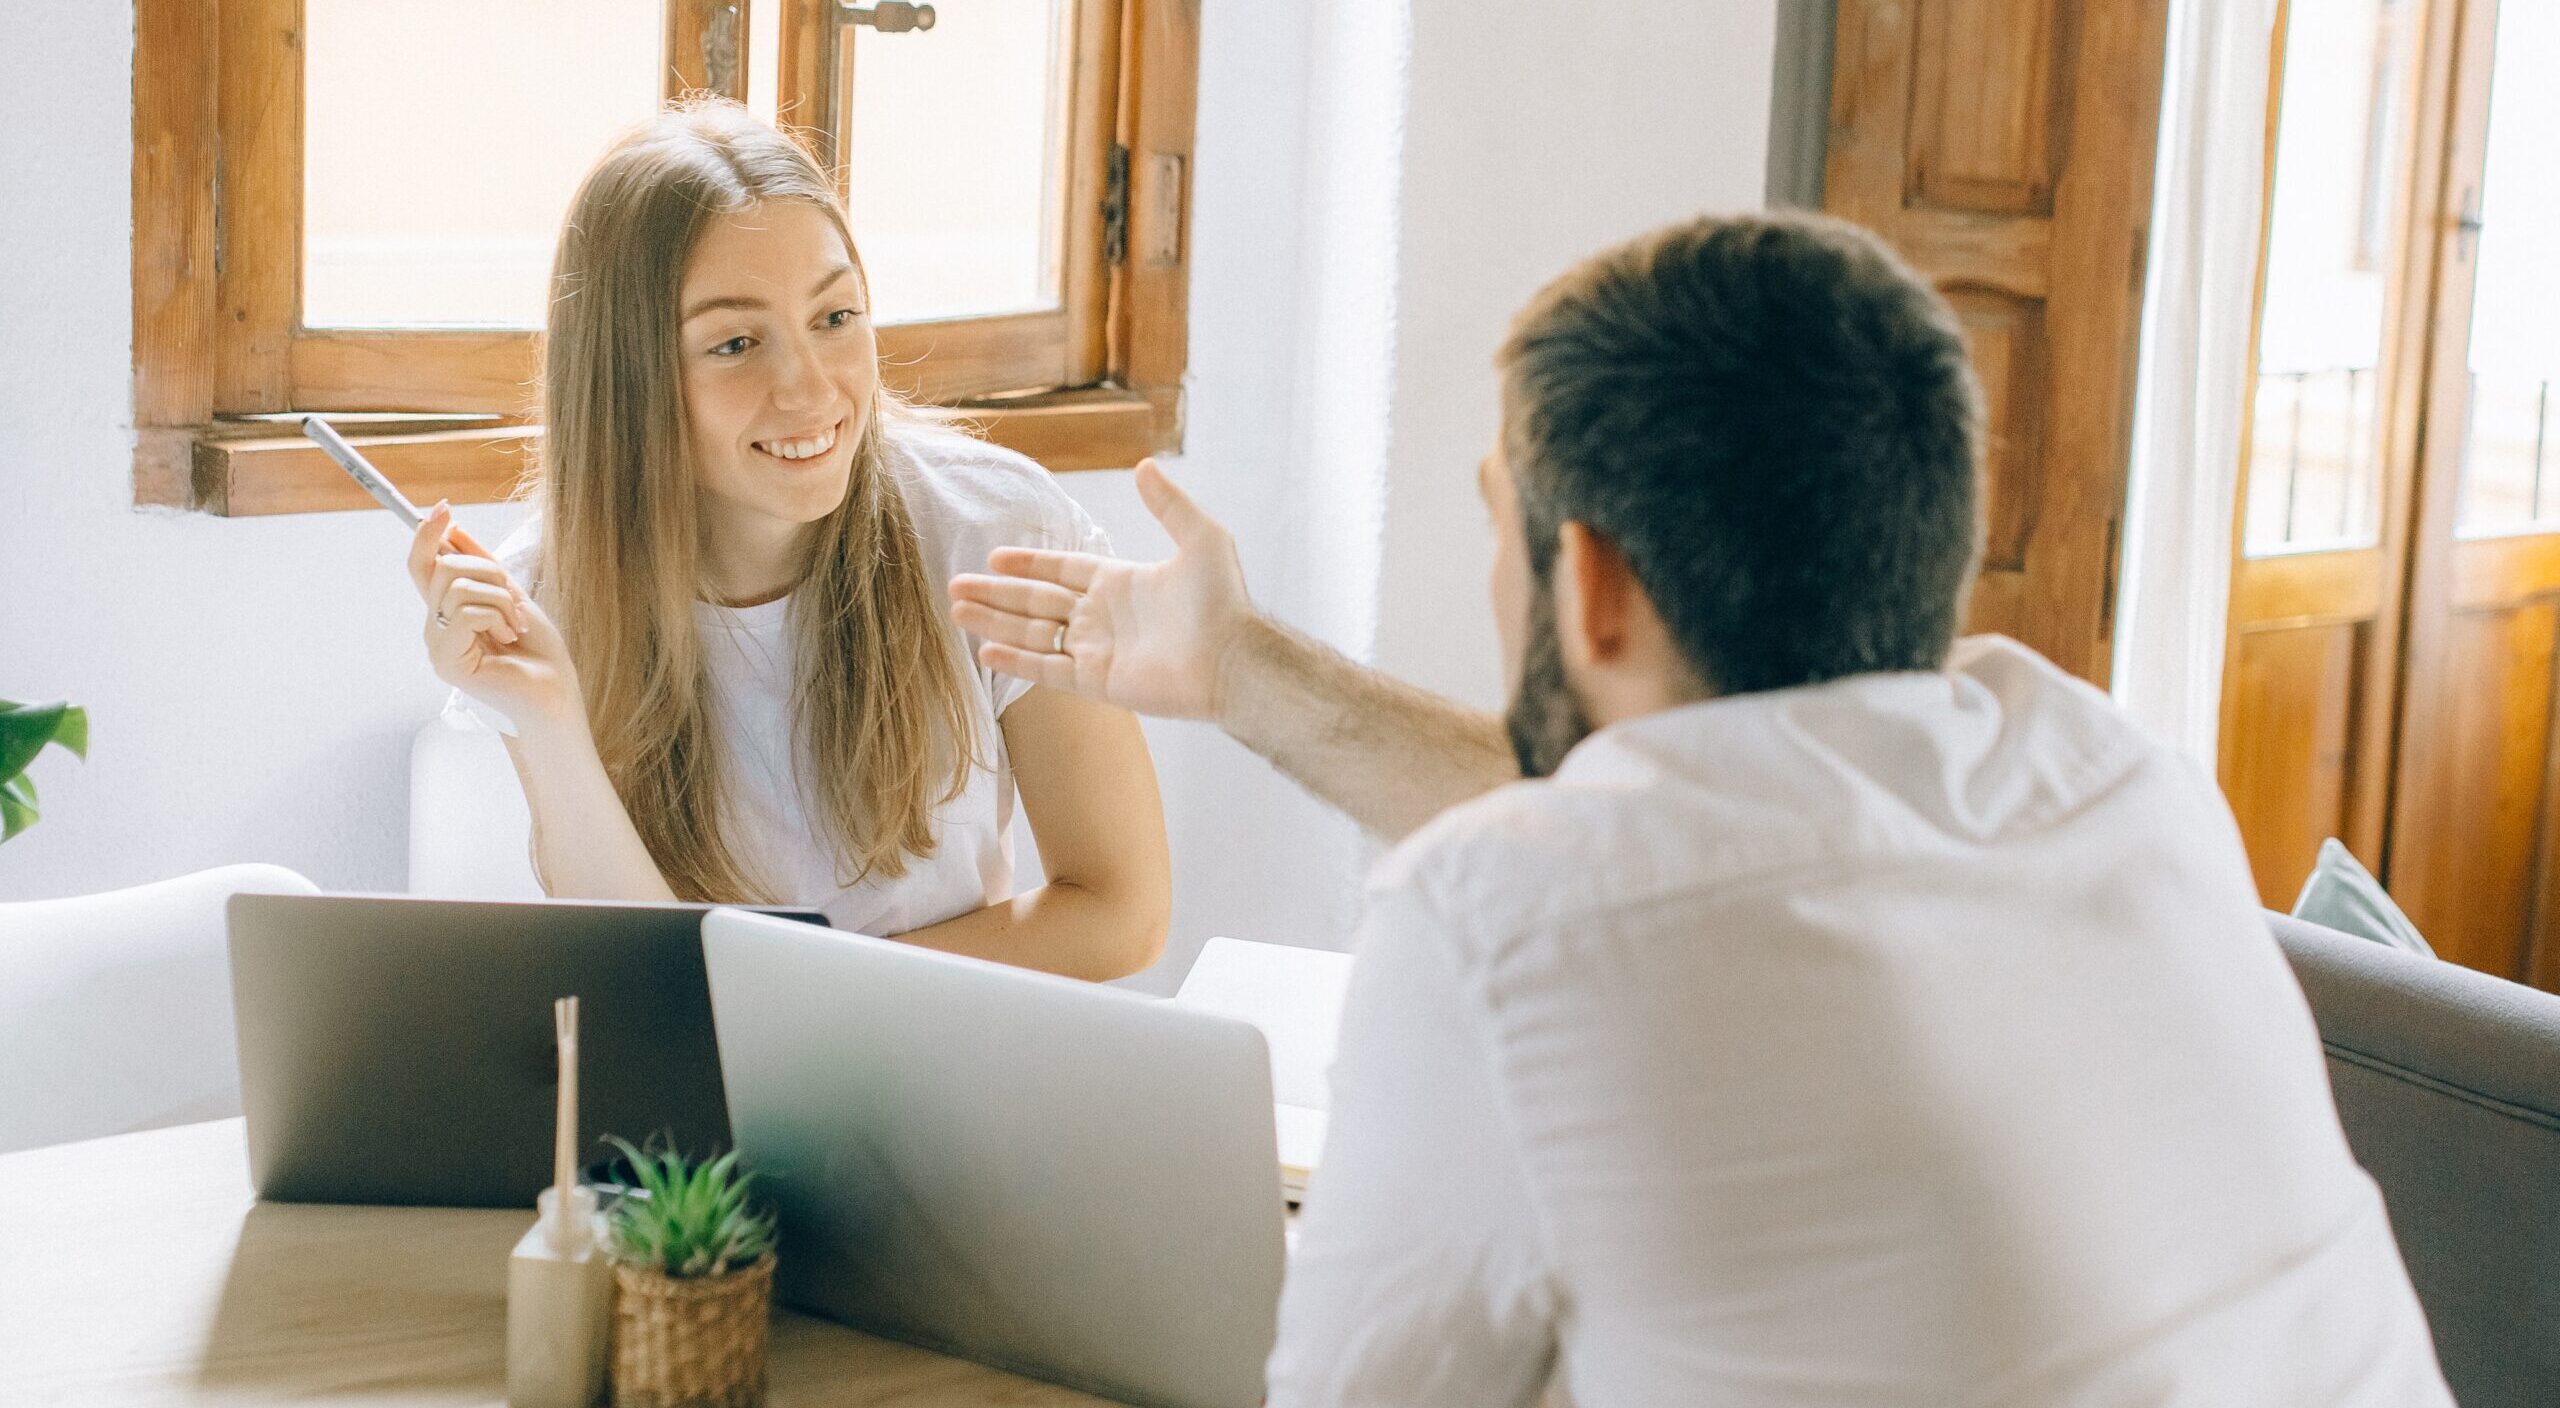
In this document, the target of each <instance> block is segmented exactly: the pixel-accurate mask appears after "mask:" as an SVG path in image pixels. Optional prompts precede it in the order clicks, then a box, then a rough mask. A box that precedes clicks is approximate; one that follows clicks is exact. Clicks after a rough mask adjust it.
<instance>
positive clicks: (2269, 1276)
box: [1270, 639, 2452, 1408]
mask: <svg viewBox="0 0 2560 1408" xmlns="http://www.w3.org/2000/svg"><path fill="white" fill-rule="evenodd" d="M1358 954H1359V961H1358V964H1357V966H1356V967H1355V969H1354V971H1353V975H1352V980H1351V990H1350V993H1349V995H1348V999H1347V1002H1346V1006H1345V1011H1344V1016H1343V1027H1342V1033H1341V1041H1340V1046H1339V1048H1338V1053H1337V1056H1336V1059H1335V1063H1334V1069H1333V1106H1332V1124H1331V1128H1330V1131H1329V1134H1328V1137H1327V1140H1326V1147H1325V1161H1324V1167H1323V1168H1322V1169H1321V1170H1320V1171H1319V1172H1318V1173H1317V1174H1316V1176H1315V1180H1314V1186H1313V1187H1312V1188H1311V1189H1310V1190H1309V1192H1308V1201H1307V1211H1306V1215H1305V1217H1304V1219H1303V1221H1302V1224H1301V1228H1300V1239H1299V1243H1298V1249H1297V1253H1296V1256H1295V1257H1294V1259H1293V1260H1292V1261H1291V1263H1290V1266H1289V1278H1288V1283H1287V1289H1286V1291H1285V1292H1284V1295H1283V1304H1282V1313H1281V1325H1280V1333H1279V1343H1278V1345H1277V1347H1276V1349H1275V1350H1274V1353H1273V1356H1272V1361H1271V1374H1270V1386H1271V1398H1270V1401H1271V1404H1272V1408H1310V1406H1311V1405H1318V1404H1322V1405H1367V1404H1376V1405H1385V1404H1396V1405H1402V1408H1430V1406H1431V1405H1443V1404H1445V1405H1451V1408H1455V1405H1460V1404H1466V1405H1470V1406H1471V1408H1506V1406H1508V1405H1525V1404H1528V1403H1530V1402H1532V1401H1534V1399H1535V1397H1536V1395H1537V1394H1538V1393H1539V1391H1540V1389H1541V1388H1542V1387H1543V1386H1545V1384H1546V1383H1547V1382H1548V1379H1549V1377H1550V1375H1551V1374H1552V1375H1554V1376H1555V1377H1556V1378H1557V1379H1559V1380H1560V1381H1561V1383H1562V1384H1563V1386H1564V1387H1565V1388H1566V1390H1567V1391H1568V1393H1569V1395H1570V1398H1571V1400H1572V1402H1573V1403H1574V1404H1575V1405H1576V1408H1638V1406H1639V1405H1641V1408H1654V1406H1655V1405H1664V1404H1700V1405H1708V1404H1713V1405H1734V1406H1735V1408H1817V1405H1818V1406H1819V1408H1853V1406H1854V1408H1887V1406H1888V1405H1891V1406H1892V1408H1903V1405H1911V1404H1967V1405H1974V1408H2102V1405H2103V1406H2104V1408H2116V1405H2131V1404H2142V1405H2145V1408H2224V1405H2232V1404H2248V1405H2251V1408H2315V1405H2316V1408H2450V1405H2451V1402H2452V1400H2451V1397H2450V1395H2449V1394H2448V1393H2447V1392H2446V1390H2445V1386H2444V1382H2443V1379H2442V1377H2441V1376H2440V1375H2439V1373H2438V1371H2437V1368H2436V1364H2435V1358H2434V1354H2433V1347H2432V1344H2431V1341H2430V1338H2429V1335H2428V1332H2427V1326H2426V1321H2425V1319H2424V1317H2423V1315H2422V1313H2421V1312H2420V1309H2419V1306H2418V1302H2417V1298H2416V1295H2415V1293H2414V1292H2413V1291H2412V1290H2411V1289H2410V1286H2409V1281H2408V1277H2407V1273H2406V1272H2405V1271H2404V1270H2403V1268H2402V1266H2401V1261H2400V1254H2399V1250H2398V1247H2397V1245H2396V1244H2395V1243H2394V1241H2393V1240H2392V1236H2391V1230H2390V1226H2389V1222H2388V1219H2387V1217H2386V1215H2385V1212H2384V1208H2383V1204H2382V1198H2381V1195H2380V1193H2379V1192H2378V1191H2377V1190H2376V1188H2375V1187H2374V1184H2373V1181H2372V1180H2371V1179H2370V1178H2368V1177H2367V1176H2366V1175H2365V1173H2364V1172H2363V1170H2361V1169H2359V1168H2358V1167H2357V1166H2356V1164H2355V1160H2354V1158H2353V1156H2352V1155H2351V1154H2350V1153H2349V1151H2348V1148H2347V1144H2346V1139H2345V1137H2344V1135H2343V1133H2342V1132H2341V1131H2340V1129H2339V1125H2338V1116H2337V1112H2336V1109H2335V1107H2334V1106H2333V1104H2332V1103H2331V1100H2330V1096H2329V1084H2328V1078H2327V1073H2326V1071H2325V1069H2324V1066H2323V1062H2322V1056H2321V1050H2320V1043H2319V1039H2318V1036H2317V1034H2316V1033H2315V1031H2314V1029H2313V1026H2312V1022H2311V1015H2310V1011H2309V1009H2308V1007H2307V1006H2306V1005H2305V1003H2304V1001H2303V998H2302V993H2301V990H2300V989H2299V988H2298V987H2297V986H2296V985H2295V983H2294V980H2293V977H2292V974H2291V972H2290V970H2289V969H2288V968H2287V966H2286V964H2285V961H2284V959H2283V956H2282V955H2281V954H2280V953H2279V952H2278V950H2277V948H2276V945H2275V941H2274V940H2273V939H2272V938H2271V937H2270V936H2269V934H2268V932H2267V927H2266V923H2265V919H2264V916H2263V915H2262V914H2261V913H2260V911H2259V909H2258V903H2257V898H2256V893H2255V890H2254V888H2253V887H2252V886H2251V884H2250V880H2249V873H2248V868H2247V864H2246V861H2245V859H2244V858H2243V856H2242V853H2241V848H2240V841H2239V836H2238V834H2237V832H2236V831H2235V829H2234V828H2233V826H2232V823H2231V818H2230V814H2229V812H2228V811H2227V810H2226V809H2225V807H2224V806H2223V804H2222V800H2221V797H2220V795H2219V794H2218V793H2217V792H2216V791H2215V790H2214V787H2213V784H2212V782H2211V781H2210V780H2209V779H2207V778H2205V777H2203V776H2202V775H2200V774H2199V773H2197V772H2196V770H2195V769H2194V768H2192V767H2191V766H2189V765H2188V764H2187V763H2186V762H2185V761H2184V760H2183V759H2182V758H2180V757H2178V756H2177V755H2176V754H2174V753H2171V752H2170V751H2168V750H2167V749H2165V748H2163V747H2161V746H2160V745H2158V744H2157V743H2155V742H2153V741H2151V740H2149V739H2147V738H2145V737H2143V736H2142V735H2141V734H2140V733H2138V732H2137V731H2136V730H2135V729H2134V728H2133V727H2132V726H2131V725H2130V724H2129V723H2127V722H2126V720H2125V719H2124V717H2123V716H2122V715H2121V714H2120V713H2118V712H2117V711H2116V710H2115V709H2114V707H2113V706H2112V705H2110V704H2109V703H2108V702H2107V700H2106V698H2105V697H2104V696H2103V695H2100V694H2098V693H2097V692H2096V691H2094V690H2091V689H2089V688H2088V687H2087V686H2085V685H2082V684H2080V683H2079V682H2077V681H2074V680H2071V679H2069V678H2067V677H2065V676H2063V675H2062V674H2061V672H2059V671H2057V670H2055V669H2054V668H2053V667H2052V666H2051V665H2049V664H2047V663H2045V662H2044V661H2043V660H2041V659H2039V658H2037V657H2036V656H2034V655H2033V654H2031V653H2029V652H2028V651H2026V650H2025V649H2023V648H2022V647H2019V646H2018V645H2016V644H2014V643H2012V642H2008V641H2003V640H1996V639H1983V640H1974V641H1968V642H1965V643H1963V644H1961V645H1960V646H1959V647H1958V648H1957V654H1956V658H1955V659H1954V660H1953V661H1952V662H1951V664H1950V666H1949V669H1948V670H1947V671H1946V672H1945V673H1942V674H1941V673H1927V674H1919V673H1915V674H1897V675H1870V676H1866V677H1862V678H1856V679H1849V680H1842V681H1839V682H1836V683H1833V684H1828V685H1822V686H1817V687H1813V688H1808V689H1796V690H1785V691H1779V692H1774V693H1768V694H1755V695H1745V696H1738V697H1735V698H1732V699H1723V700H1713V701H1709V702H1705V703H1700V704H1695V705H1690V706H1687V707H1684V708H1680V709H1674V710H1671V711H1668V712H1665V713H1660V714H1655V715H1652V716H1650V717H1646V718H1641V719H1636V720H1632V721H1630V722H1627V723H1624V724H1620V725H1618V726H1615V727H1612V728H1609V729H1605V730H1603V731H1601V732H1599V733H1597V734H1595V735H1593V736H1592V737H1591V738H1589V739H1588V740H1586V741H1584V742H1583V743H1582V745H1581V746H1579V747H1577V748H1576V749H1574V750H1573V752H1572V753H1571V754H1570V755H1569V756H1568V757H1567V758H1566V759H1565V761H1564V764H1563V766H1562V767H1561V768H1560V769H1558V771H1557V773H1556V775H1555V776H1554V777H1553V778H1551V779H1548V780H1545V781H1539V782H1523V783H1518V784H1515V785H1512V786H1508V787H1504V788H1500V789H1497V790H1496V791H1495V792H1493V793H1491V794H1489V795H1487V796H1485V797H1483V798H1480V799H1478V800H1476V801H1474V802H1470V803H1468V804H1465V805H1463V806H1460V807H1457V808H1454V809H1452V810H1451V811H1450V812H1448V813H1446V814H1444V815H1443V816H1441V817H1440V818H1438V819H1437V820H1435V821H1434V822H1432V823H1431V824H1430V825H1429V826H1427V827H1425V828H1424V829H1423V830H1421V831H1420V832H1418V833H1416V834H1415V835H1414V836H1413V837H1411V838H1410V839H1408V840H1407V841H1406V842H1405V843H1404V844H1403V845H1402V846H1401V847H1399V848H1398V849H1397V850H1396V851H1395V852H1394V853H1393V854H1392V855H1390V856H1389V857H1387V858H1386V860H1384V861H1383V862H1381V864H1380V866H1379V868H1378V871H1377V873H1376V874H1375V876H1374V877H1373V879H1372V881H1371V887H1370V897H1369V910H1368V914H1367V918H1366V919H1365V921H1364V925H1363V930H1362V933H1361V936H1360V945H1359V948H1358Z"/></svg>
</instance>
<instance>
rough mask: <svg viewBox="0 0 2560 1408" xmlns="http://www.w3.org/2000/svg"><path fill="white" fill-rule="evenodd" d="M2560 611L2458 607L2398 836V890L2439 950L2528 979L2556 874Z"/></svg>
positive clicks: (2548, 606) (2431, 684)
mask: <svg viewBox="0 0 2560 1408" xmlns="http://www.w3.org/2000/svg"><path fill="white" fill-rule="evenodd" d="M2555 622H2560V607H2555V605H2554V603H2553V602H2552V601H2550V600H2548V599H2545V600H2541V601H2536V602H2531V603H2527V604H2525V605H2521V606H2514V607H2502V608H2492V609H2488V610H2479V611H2458V612H2455V613H2454V614H2453V616H2452V617H2451V619H2450V621H2449V622H2448V623H2447V626H2448V629H2447V631H2446V633H2445V635H2446V639H2445V652H2446V655H2445V659H2444V666H2445V668H2444V669H2443V671H2441V672H2440V673H2437V674H2436V675H2435V676H2434V678H2433V679H2432V680H2430V681H2428V682H2427V689H2426V692H2427V693H2428V695H2429V696H2430V698H2429V699H2428V701H2427V702H2428V704H2429V705H2431V706H2432V707H2430V708H2429V710H2428V712H2429V713H2430V715H2431V716H2432V717H2433V718H2434V719H2435V720H2436V730H2437V731H2436V733H2435V735H2434V737H2433V738H2432V740H2431V746H2430V747H2429V748H2428V749H2427V750H2426V753H2427V760H2426V763H2425V765H2424V766H2423V767H2422V768H2421V770H2420V771H2419V772H2418V773H2417V774H2416V775H2415V776H2413V777H2411V778H2410V779H2409V780H2408V782H2407V783H2406V784H2404V785H2406V786H2408V787H2409V788H2410V792H2411V795H2410V797H2409V798H2408V803H2409V810H2408V812H2407V813H2406V814H2405V815H2407V816H2408V817H2410V818H2412V819H2415V818H2424V819H2425V822H2424V824H2421V825H2417V826H2414V827H2411V828H2409V829H2407V830H2404V831H2401V832H2399V833H2396V834H2395V837H2394V843H2395V844H2394V845H2393V848H2392V877H2391V889H2392V893H2393V895H2394V897H2395V898H2397V899H2398V900H2399V901H2400V904H2401V907H2402V908H2404V909H2406V910H2407V911H2408V912H2409V918H2410V919H2411V920H2412V921H2414V922H2415V923H2416V924H2417V926H2418V932H2420V933H2422V934H2424V935H2426V936H2427V941H2428V942H2429V943H2430V944H2432V945H2434V946H2435V950H2436V952H2437V953H2438V954H2440V955H2442V956H2443V957H2445V958H2448V959H2451V960H2453V961H2454V962H2456V963H2462V964H2467V965H2469V966H2470V967H2473V968H2478V969H2480V970H2481V971H2483V972H2488V973H2495V974H2497V975H2498V976H2499V977H2502V978H2518V979H2521V978H2523V977H2524V976H2525V966H2524V960H2525V952H2526V946H2527V942H2528V940H2529V938H2530V936H2531V931H2532V929H2533V928H2534V925H2535V919H2536V913H2535V911H2536V908H2537V906H2536V902H2535V897H2536V893H2537V891H2538V890H2539V888H2540V887H2542V886H2543V885H2544V884H2545V883H2546V881H2547V879H2548V876H2547V871H2548V869H2549V847H2548V845H2547V843H2546V839H2545V833H2546V832H2547V830H2548V821H2549V817H2548V811H2549V807H2550V802H2551V788H2550V779H2549V776H2548V773H2549V765H2548V760H2549V753H2550V742H2551V665H2552V644H2553V627H2554V624H2555Z"/></svg>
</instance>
